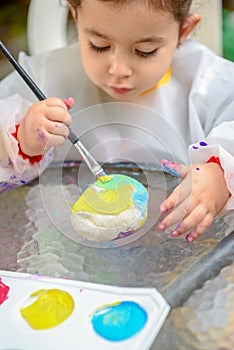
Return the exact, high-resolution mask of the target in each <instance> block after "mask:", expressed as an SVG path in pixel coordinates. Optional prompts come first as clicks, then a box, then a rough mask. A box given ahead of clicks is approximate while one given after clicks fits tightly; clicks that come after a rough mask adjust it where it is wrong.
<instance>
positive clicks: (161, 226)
mask: <svg viewBox="0 0 234 350" xmlns="http://www.w3.org/2000/svg"><path fill="white" fill-rule="evenodd" d="M158 229H159V230H161V231H164V230H165V229H166V225H165V224H162V223H159V224H158Z"/></svg>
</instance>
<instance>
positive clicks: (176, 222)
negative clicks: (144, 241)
mask: <svg viewBox="0 0 234 350" xmlns="http://www.w3.org/2000/svg"><path fill="white" fill-rule="evenodd" d="M189 202H190V198H189V197H187V199H186V200H185V201H183V203H181V204H180V205H178V206H177V207H176V208H174V209H173V211H171V212H170V213H169V214H168V215H167V216H166V217H165V218H164V219H163V220H162V221H161V222H160V223H159V225H158V229H159V230H160V231H165V230H166V229H167V232H170V231H172V230H173V229H172V227H173V228H175V226H176V228H177V230H178V229H179V227H180V225H181V224H180V223H181V222H182V220H183V219H184V218H185V217H186V215H188V214H189V213H190V212H191V209H192V208H190V207H189Z"/></svg>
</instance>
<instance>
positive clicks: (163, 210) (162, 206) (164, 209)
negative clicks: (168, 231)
mask: <svg viewBox="0 0 234 350" xmlns="http://www.w3.org/2000/svg"><path fill="white" fill-rule="evenodd" d="M166 211H167V208H166V207H164V205H163V204H162V205H161V206H160V212H161V213H166Z"/></svg>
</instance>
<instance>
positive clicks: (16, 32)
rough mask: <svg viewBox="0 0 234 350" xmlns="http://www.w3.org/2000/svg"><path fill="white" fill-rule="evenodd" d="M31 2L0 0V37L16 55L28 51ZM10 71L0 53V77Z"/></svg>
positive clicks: (231, 52) (229, 42)
mask: <svg viewBox="0 0 234 350" xmlns="http://www.w3.org/2000/svg"><path fill="white" fill-rule="evenodd" d="M48 1H50V0H48ZM201 1H202V0H201ZM211 1H216V0H211ZM29 3H30V0H20V1H16V0H0V33H1V35H0V39H1V40H2V41H3V42H4V43H5V44H6V45H7V46H8V48H9V49H10V50H11V52H12V53H13V54H14V56H15V57H17V55H18V52H19V51H21V50H23V51H26V52H27V51H28V47H27V37H26V25H27V12H28V7H29ZM223 56H224V57H225V58H227V59H229V60H231V61H234V0H223ZM10 71H12V67H11V66H10V64H9V63H8V62H7V60H6V59H5V58H4V57H3V55H2V54H0V79H2V78H3V77H4V76H5V75H7V74H8V73H9V72H10Z"/></svg>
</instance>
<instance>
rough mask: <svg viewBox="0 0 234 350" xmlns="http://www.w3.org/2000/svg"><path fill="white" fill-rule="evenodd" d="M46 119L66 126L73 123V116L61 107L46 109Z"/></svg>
mask: <svg viewBox="0 0 234 350" xmlns="http://www.w3.org/2000/svg"><path fill="white" fill-rule="evenodd" d="M45 117H46V118H47V119H48V120H51V121H57V122H61V123H64V124H65V125H70V124H71V122H72V117H71V115H70V114H69V113H68V112H67V110H64V109H63V108H61V107H51V108H49V109H46V111H45Z"/></svg>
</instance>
